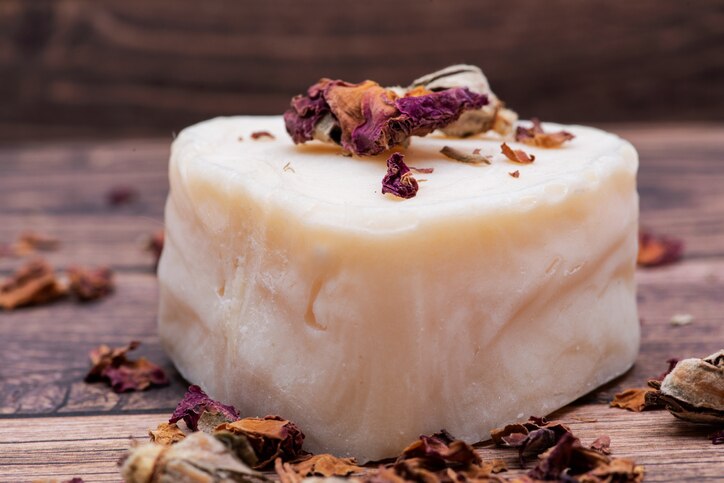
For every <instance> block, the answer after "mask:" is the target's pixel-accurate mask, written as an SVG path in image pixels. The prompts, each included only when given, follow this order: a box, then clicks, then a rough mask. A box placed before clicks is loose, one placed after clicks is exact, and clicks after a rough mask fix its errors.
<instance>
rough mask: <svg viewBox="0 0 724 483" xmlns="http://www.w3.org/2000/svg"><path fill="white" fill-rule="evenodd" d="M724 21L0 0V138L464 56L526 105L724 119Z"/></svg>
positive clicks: (152, 123)
mask: <svg viewBox="0 0 724 483" xmlns="http://www.w3.org/2000/svg"><path fill="white" fill-rule="evenodd" d="M723 32H724V8H722V4H721V2H719V1H717V0H701V1H699V2H697V3H696V8H692V7H691V6H690V5H689V4H688V3H685V2H659V1H656V0H643V1H637V2H607V1H605V0H594V1H588V2H570V1H566V0H550V1H547V2H530V1H525V0H514V1H510V2H506V3H505V4H504V5H501V4H500V3H497V2H492V1H477V2H470V1H465V0H446V1H442V0H431V1H425V2H420V1H417V0H399V1H397V2H395V4H394V6H392V7H391V6H390V4H389V2H386V1H384V0H370V1H365V2H341V3H339V2H338V3H333V4H330V3H329V2H325V1H323V0H310V1H306V2H298V1H295V0H277V1H274V2H254V1H251V0H246V1H233V0H216V1H209V2H203V4H202V5H200V4H199V3H198V2H194V1H192V0H157V1H154V2H147V1H145V0H123V1H121V0H102V1H98V0H34V1H33V2H26V1H23V0H3V2H1V3H0V78H1V79H2V83H0V98H2V99H3V100H4V102H3V103H2V105H0V138H2V139H5V140H12V139H17V138H19V137H21V138H26V139H28V138H33V137H38V136H46V137H47V136H55V137H58V136H66V135H68V134H74V135H92V136H109V135H113V134H116V135H117V134H125V135H128V134H154V135H165V134H168V133H170V132H171V131H172V130H175V129H179V128H180V127H182V126H184V125H188V124H190V123H192V122H195V121H198V120H200V119H203V118H206V117H210V116H212V115H218V114H232V113H244V114H261V113H266V114H269V113H280V112H281V111H282V110H284V109H285V108H286V106H287V104H288V102H289V99H290V97H291V96H292V95H294V94H296V93H299V92H301V91H302V90H303V89H305V88H306V87H307V86H308V85H309V84H311V83H312V82H314V81H316V80H317V79H318V78H319V77H321V76H328V77H338V78H343V79H346V80H350V81H360V80H363V79H365V78H371V79H375V80H378V81H380V82H381V83H383V84H400V83H401V84H405V83H407V82H409V81H410V80H412V79H414V78H415V77H417V76H420V75H422V74H425V73H427V72H431V71H433V70H435V69H438V68H441V67H443V66H446V65H449V64H452V63H458V62H468V63H473V64H478V65H480V66H482V67H483V68H484V70H485V71H486V72H487V73H488V74H489V77H490V79H491V81H492V83H493V86H494V89H495V90H496V92H497V93H498V94H500V96H501V98H502V99H505V100H506V101H507V102H508V104H509V105H510V106H512V107H514V108H517V109H521V114H523V116H531V115H537V116H539V117H542V118H545V119H556V120H560V121H566V122H569V121H586V122H591V121H601V120H614V121H630V120H657V119H658V120H660V119H668V120H672V121H673V120H679V121H680V120H692V119H709V120H712V119H717V120H722V119H723V117H724V115H723V114H722V113H723V112H724V109H723V108H724V92H723V91H722V89H721V88H720V86H721V84H722V82H723V81H724V56H722V55H721V50H722V47H723V46H724V33H723Z"/></svg>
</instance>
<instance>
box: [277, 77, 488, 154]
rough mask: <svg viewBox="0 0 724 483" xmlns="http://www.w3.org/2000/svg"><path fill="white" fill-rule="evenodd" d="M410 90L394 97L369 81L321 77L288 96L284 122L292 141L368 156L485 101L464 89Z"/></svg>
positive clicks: (432, 127) (426, 130)
mask: <svg viewBox="0 0 724 483" xmlns="http://www.w3.org/2000/svg"><path fill="white" fill-rule="evenodd" d="M411 94H412V95H407V96H404V97H399V96H398V94H397V93H395V91H393V90H390V89H385V88H384V87H381V86H380V85H379V84H377V83H376V82H373V81H364V82H362V83H359V84H351V83H348V82H343V81H340V80H330V79H321V80H320V81H319V82H317V83H316V84H314V85H313V86H311V87H310V88H309V89H308V90H307V96H297V97H295V98H294V99H292V103H291V108H290V109H289V110H287V111H286V112H285V113H284V122H285V125H286V128H287V132H288V133H289V134H290V136H291V137H292V140H293V141H294V142H295V143H296V144H299V143H304V142H306V141H310V140H312V139H319V140H322V141H326V142H334V143H336V144H340V145H341V146H342V147H343V148H344V149H346V150H347V151H349V152H351V153H354V154H357V155H361V156H371V155H375V154H379V153H381V152H383V151H386V150H387V149H390V148H392V147H394V146H398V145H402V144H405V143H406V142H407V140H408V139H409V137H410V136H425V135H427V134H429V133H431V132H432V131H434V130H436V129H439V128H442V127H445V126H447V125H448V124H450V123H452V122H454V121H455V120H457V119H458V118H459V117H460V115H461V114H462V113H463V112H465V111H467V110H470V109H478V108H480V107H482V106H483V105H485V104H487V102H488V98H487V96H486V95H484V94H477V93H475V92H471V91H470V90H469V89H467V88H464V87H456V88H451V89H446V90H443V91H440V92H427V91H424V90H421V91H419V92H418V91H414V92H412V93H411Z"/></svg>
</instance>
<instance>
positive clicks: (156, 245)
mask: <svg viewBox="0 0 724 483" xmlns="http://www.w3.org/2000/svg"><path fill="white" fill-rule="evenodd" d="M164 238H165V235H164V230H163V229H160V230H158V231H156V232H155V233H154V234H153V235H151V238H149V240H148V243H147V244H146V250H148V251H149V252H151V253H152V254H153V260H154V264H153V266H154V267H158V261H159V260H160V259H161V252H163V242H164Z"/></svg>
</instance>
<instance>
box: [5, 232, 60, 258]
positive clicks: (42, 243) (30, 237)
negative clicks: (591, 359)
mask: <svg viewBox="0 0 724 483" xmlns="http://www.w3.org/2000/svg"><path fill="white" fill-rule="evenodd" d="M58 245H60V242H59V241H58V239H57V238H55V237H52V236H49V235H44V234H41V233H35V232H32V231H28V232H25V233H23V234H22V235H20V237H19V238H18V239H17V240H16V241H15V243H13V244H12V246H11V247H8V250H9V253H12V254H13V255H15V256H16V257H24V256H26V255H30V254H32V253H35V252H36V251H44V252H49V251H53V250H56V249H57V248H58ZM0 255H1V254H0Z"/></svg>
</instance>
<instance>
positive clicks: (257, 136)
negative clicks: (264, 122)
mask: <svg viewBox="0 0 724 483" xmlns="http://www.w3.org/2000/svg"><path fill="white" fill-rule="evenodd" d="M251 138H252V139H253V140H255V141H256V140H259V139H262V138H269V139H276V137H274V135H273V134H272V133H270V132H269V131H254V132H253V133H251Z"/></svg>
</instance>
